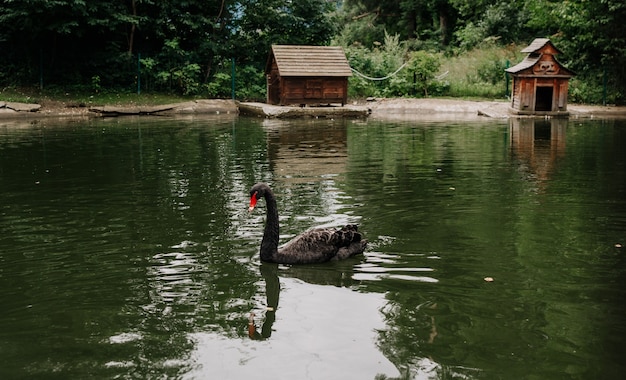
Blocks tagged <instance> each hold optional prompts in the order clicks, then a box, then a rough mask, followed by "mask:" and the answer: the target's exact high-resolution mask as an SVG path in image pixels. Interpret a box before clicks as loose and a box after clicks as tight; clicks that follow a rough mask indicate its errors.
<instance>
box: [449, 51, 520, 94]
mask: <svg viewBox="0 0 626 380" xmlns="http://www.w3.org/2000/svg"><path fill="white" fill-rule="evenodd" d="M519 50H521V48H520V47H519V46H515V45H509V46H506V47H500V46H496V45H494V44H486V45H484V46H482V47H480V48H477V49H474V50H471V51H467V52H463V53H461V54H459V55H455V56H452V57H447V58H446V59H444V61H443V62H442V65H441V70H440V71H441V73H447V74H446V75H445V77H444V78H442V80H445V81H447V82H448V83H449V84H450V88H449V90H448V95H449V96H452V97H460V98H483V99H504V98H505V93H506V77H505V72H504V69H505V68H506V67H507V66H506V62H507V61H508V62H509V67H510V66H514V65H516V64H517V63H518V62H520V61H521V60H522V59H523V58H524V54H523V53H520V52H519Z"/></svg>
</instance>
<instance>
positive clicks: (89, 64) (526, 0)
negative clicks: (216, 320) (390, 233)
mask: <svg viewBox="0 0 626 380" xmlns="http://www.w3.org/2000/svg"><path fill="white" fill-rule="evenodd" d="M0 4H1V5H2V6H1V7H0V95H2V96H3V97H6V96H7V94H13V95H15V94H22V93H23V94H25V95H24V96H26V97H28V98H29V99H30V98H32V96H44V95H45V94H66V95H67V94H70V93H76V94H81V96H88V97H89V98H93V97H94V96H96V97H98V96H100V97H101V96H103V94H117V96H119V95H120V94H137V93H140V92H141V93H144V94H145V93H160V94H173V95H175V96H189V97H203V98H230V97H231V96H232V89H233V87H234V88H235V90H236V92H235V93H236V98H237V99H239V100H264V99H265V75H264V69H265V64H266V62H267V58H268V54H269V51H270V46H271V45H272V44H304V45H329V44H332V45H341V46H343V48H344V49H345V51H346V55H347V57H348V60H349V62H350V65H351V67H352V68H353V69H355V70H357V71H358V72H360V73H363V74H365V75H367V76H370V77H375V78H381V77H386V76H388V75H389V74H393V73H394V72H396V71H397V74H395V75H393V76H391V77H389V78H388V79H385V80H369V79H364V78H363V77H361V76H359V75H354V76H353V77H352V78H350V84H349V89H350V90H349V91H350V93H349V95H350V97H351V98H362V97H367V96H381V97H398V96H406V97H424V96H455V97H465V98H467V97H480V98H505V97H506V95H507V94H506V91H507V78H506V76H505V73H504V69H505V68H506V67H508V66H509V65H510V66H512V65H515V64H516V63H518V62H519V61H521V60H522V59H523V57H524V55H523V54H522V53H520V52H519V51H520V50H521V49H522V48H524V47H526V46H527V45H528V44H529V43H530V42H531V41H532V40H533V39H534V38H538V37H546V38H550V39H551V40H552V42H553V43H554V44H555V45H556V46H557V47H558V48H559V49H560V50H561V51H562V52H563V54H562V55H560V56H559V57H558V58H559V60H560V61H561V63H563V64H564V65H565V66H566V67H568V68H570V69H571V70H573V71H574V72H575V73H576V74H577V75H576V77H575V78H574V79H573V80H572V81H571V84H570V101H573V102H579V103H596V104H599V103H608V104H624V103H626V23H625V22H624V20H626V3H625V2H624V1H623V0H509V1H500V0H398V1H379V0H344V1H327V0H212V1H206V0H116V1H112V0H89V1H87V0H24V1H14V0H0ZM399 68H402V69H401V70H399V71H398V69H399ZM233 74H234V75H233ZM233 78H234V83H233ZM233 84H234V86H233Z"/></svg>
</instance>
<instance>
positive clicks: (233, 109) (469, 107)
mask: <svg viewBox="0 0 626 380" xmlns="http://www.w3.org/2000/svg"><path fill="white" fill-rule="evenodd" d="M357 105H359V106H365V107H367V108H369V109H370V110H371V116H370V117H373V118H382V119H396V118H398V119H406V118H416V117H419V118H420V119H441V120H444V119H457V118H463V119H473V118H480V117H485V116H487V117H492V118H508V117H510V116H511V115H510V114H509V108H508V107H509V104H508V102H502V101H471V100H459V99H408V98H392V99H377V100H373V101H368V102H366V101H362V102H357ZM568 110H569V112H570V117H583V118H584V117H589V118H592V117H599V118H626V107H615V106H590V105H578V104H569V105H568ZM238 111H239V110H238V107H237V104H236V103H235V102H234V101H231V100H221V99H204V100H195V101H190V102H182V103H177V104H169V105H159V106H136V105H128V106H126V105H120V106H101V107H97V106H92V107H86V106H84V105H80V104H66V103H64V102H59V101H50V100H48V101H45V102H43V103H42V104H41V105H39V104H25V103H12V102H3V101H0V119H2V118H4V119H6V118H22V117H25V118H40V117H42V116H44V117H58V118H77V117H93V116H115V115H131V114H133V115H141V114H168V115H172V114H174V115H181V114H220V113H229V114H230V113H237V112H238Z"/></svg>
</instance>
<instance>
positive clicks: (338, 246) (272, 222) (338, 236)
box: [249, 183, 367, 264]
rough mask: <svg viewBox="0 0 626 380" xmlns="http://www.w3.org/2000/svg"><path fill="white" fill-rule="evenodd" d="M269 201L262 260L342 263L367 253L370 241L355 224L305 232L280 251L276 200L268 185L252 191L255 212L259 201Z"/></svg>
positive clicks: (291, 262) (252, 205) (267, 202)
mask: <svg viewBox="0 0 626 380" xmlns="http://www.w3.org/2000/svg"><path fill="white" fill-rule="evenodd" d="M261 198H265V203H266V206H267V214H266V221H265V231H264V232H263V240H262V241H261V261H265V262H271V263H279V264H312V263H323V262H326V261H330V260H341V259H346V258H348V257H351V256H354V255H358V254H360V253H363V251H364V250H365V246H366V245H367V240H365V239H362V237H361V233H360V232H358V230H357V226H356V225H355V224H348V225H346V226H345V227H343V228H341V229H329V228H314V229H310V230H308V231H305V232H303V233H302V234H300V235H298V236H296V237H295V238H293V239H292V240H291V241H289V242H288V243H286V244H285V245H283V246H282V247H280V248H278V239H279V232H278V209H277V208H276V198H274V193H272V190H271V189H270V187H269V186H268V185H267V184H265V183H257V184H256V185H254V186H252V189H250V208H249V211H250V212H252V210H254V207H255V206H256V203H257V201H258V200H259V199H261Z"/></svg>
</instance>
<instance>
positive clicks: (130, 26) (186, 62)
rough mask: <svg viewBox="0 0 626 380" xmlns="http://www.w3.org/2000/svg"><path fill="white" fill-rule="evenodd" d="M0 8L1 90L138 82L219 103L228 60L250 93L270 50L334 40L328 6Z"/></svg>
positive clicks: (256, 1) (306, 0)
mask: <svg viewBox="0 0 626 380" xmlns="http://www.w3.org/2000/svg"><path fill="white" fill-rule="evenodd" d="M0 5H1V6H0V25H1V26H2V28H0V51H2V55H0V67H2V70H0V86H2V87H6V86H8V85H13V86H32V85H39V86H41V87H44V86H45V87H49V86H73V87H76V86H83V87H85V88H87V89H91V90H93V91H98V90H99V89H100V88H111V87H119V88H123V89H131V90H132V89H134V88H137V85H138V83H137V82H138V81H141V83H140V85H141V88H143V89H148V90H158V91H168V92H174V93H179V94H206V95H209V96H225V95H230V75H231V63H232V60H233V59H234V60H235V62H236V67H237V73H238V75H237V77H238V78H240V79H239V81H240V83H239V85H240V88H246V89H250V88H252V89H254V88H258V87H259V86H260V85H264V82H263V78H264V76H263V68H264V64H265V60H266V59H267V52H268V50H269V46H270V45H271V44H273V43H274V44H281V43H283V44H284V43H293V44H327V43H328V42H329V41H330V39H331V37H332V36H333V35H334V33H335V27H334V24H333V23H332V18H331V17H328V16H327V15H328V13H329V10H330V8H329V7H331V4H330V3H328V2H326V1H324V0H220V1H203V0H185V1H177V0H167V1H157V0H126V1H110V0H93V1H88V2H87V1H84V0H65V1H62V0H56V1H49V0H30V1H11V0H2V1H0ZM251 71H253V72H254V74H253V75H249V73H250V72H251ZM138 74H140V75H138ZM225 75H227V76H228V81H227V82H228V84H227V85H226V86H224V85H222V84H223V83H222V82H224V76H225ZM259 78H260V79H261V81H260V83H259ZM242 80H244V82H241V81H242ZM245 80H247V81H250V83H247V82H245ZM216 83H217V84H219V85H217V86H216ZM243 95H245V96H247V95H248V94H245V93H244V94H243Z"/></svg>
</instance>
